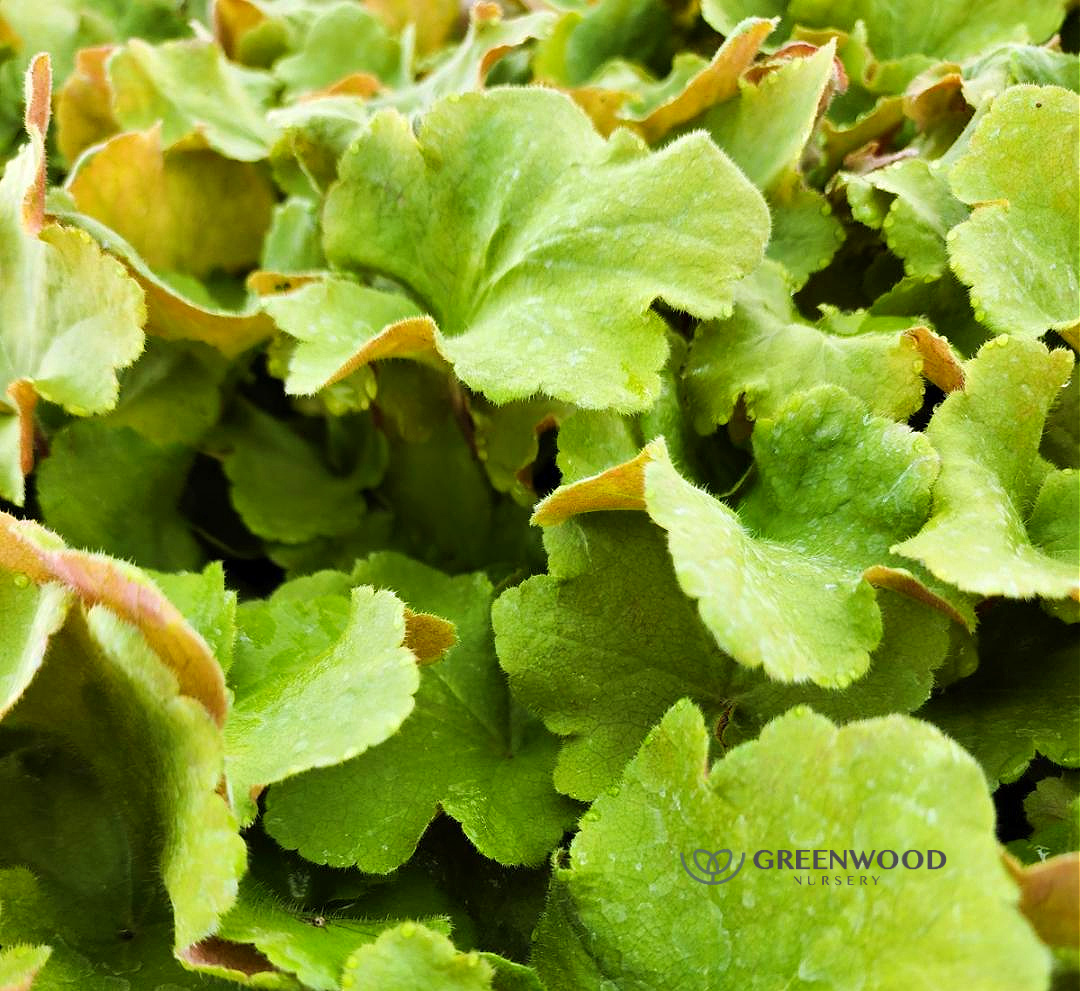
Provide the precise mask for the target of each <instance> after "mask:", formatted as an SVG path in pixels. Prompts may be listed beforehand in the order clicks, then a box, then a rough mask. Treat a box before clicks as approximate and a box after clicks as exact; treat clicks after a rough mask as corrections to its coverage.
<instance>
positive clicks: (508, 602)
mask: <svg viewBox="0 0 1080 991" xmlns="http://www.w3.org/2000/svg"><path fill="white" fill-rule="evenodd" d="M571 422H572V421H571ZM545 541H546V543H547V545H548V554H549V561H548V572H549V574H547V575H540V576H538V577H535V578H530V579H528V580H526V581H525V582H522V584H520V585H519V586H517V588H512V589H510V590H508V591H506V592H504V593H503V594H502V595H501V596H499V598H498V600H496V602H495V605H494V607H493V609H492V615H491V618H492V623H493V625H494V628H495V635H496V640H495V643H496V647H497V649H498V653H499V663H500V664H501V665H502V666H503V669H504V670H505V671H506V673H507V675H508V676H509V678H510V687H511V689H512V690H513V693H514V696H515V697H516V698H518V699H520V700H521V702H522V703H524V704H525V705H526V706H528V707H529V708H530V709H531V710H533V711H534V712H536V713H538V714H539V715H540V716H541V717H542V718H543V720H544V723H545V725H546V726H547V727H548V729H550V730H551V731H552V732H555V733H558V734H559V735H560V736H562V737H563V738H564V739H563V741H562V749H561V750H560V752H559V758H558V763H557V764H556V767H555V778H554V780H555V786H556V787H557V788H558V789H559V791H562V792H565V793H566V794H568V795H573V796H574V797H575V798H581V799H586V800H591V799H593V798H595V797H596V795H598V794H599V793H600V792H601V791H602V790H603V789H604V788H606V787H608V786H609V785H610V784H611V783H612V782H613V781H615V780H617V779H618V776H619V774H620V772H621V770H622V768H623V766H624V765H625V764H626V762H627V761H628V760H629V759H630V758H631V757H632V756H633V755H634V753H635V752H636V751H637V748H638V747H639V746H640V744H641V741H642V739H644V737H645V734H646V733H647V732H648V730H649V728H650V727H651V726H653V725H654V724H655V723H656V722H657V721H658V720H659V719H660V717H661V716H662V715H663V714H664V712H665V711H666V710H667V708H668V707H669V706H670V705H671V704H672V703H673V702H674V701H675V700H677V699H679V698H682V697H683V696H686V695H691V696H693V697H694V698H695V699H698V700H699V701H700V702H702V703H703V704H707V703H711V706H710V708H711V709H712V710H713V711H714V712H715V713H716V714H719V712H720V711H721V710H722V708H723V701H722V700H726V699H727V697H728V692H729V687H730V686H729V681H730V667H731V664H730V661H729V660H728V659H727V658H726V657H725V656H724V655H723V654H722V653H721V652H720V649H719V648H718V647H717V646H716V641H715V640H714V639H713V638H712V636H711V635H710V634H709V632H708V631H707V630H706V629H705V628H704V627H703V626H702V624H701V622H700V620H699V618H698V615H697V610H696V608H695V606H694V603H693V602H692V601H691V600H690V599H688V598H686V596H685V595H684V594H683V593H682V590H681V589H680V588H679V586H678V583H677V581H676V578H675V574H674V570H673V568H672V565H671V558H670V556H669V555H668V553H667V549H666V547H665V545H664V541H663V538H662V535H661V533H660V532H659V531H658V530H657V528H656V527H655V526H653V525H651V524H650V523H649V522H648V521H647V520H646V519H645V518H644V517H639V516H631V515H628V514H625V513H624V514H613V513H601V514H591V515H589V516H585V517H579V518H578V519H575V520H571V521H569V522H567V523H564V524H562V525H561V526H559V527H555V528H553V529H550V530H548V531H547V532H546V533H545Z"/></svg>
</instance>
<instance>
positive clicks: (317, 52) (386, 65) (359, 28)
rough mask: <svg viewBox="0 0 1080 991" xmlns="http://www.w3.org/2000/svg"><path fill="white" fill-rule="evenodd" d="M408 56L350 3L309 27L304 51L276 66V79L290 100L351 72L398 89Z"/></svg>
mask: <svg viewBox="0 0 1080 991" xmlns="http://www.w3.org/2000/svg"><path fill="white" fill-rule="evenodd" d="M408 57H409V55H408V53H407V52H406V51H405V50H403V47H402V45H401V43H400V42H399V41H398V40H397V39H395V38H393V37H391V35H390V33H389V32H388V31H387V30H386V28H385V26H384V25H383V22H382V21H381V20H379V18H377V17H376V16H375V15H374V14H371V13H369V12H368V11H367V10H364V9H362V8H360V7H357V6H356V5H355V4H352V3H336V4H332V5H329V6H327V7H325V8H324V9H323V10H322V11H320V12H319V14H318V16H316V17H315V18H314V19H313V20H312V22H311V27H310V28H309V29H308V32H307V34H306V36H305V38H304V42H303V45H302V46H301V47H300V48H299V49H298V50H297V51H296V52H295V53H294V54H292V55H288V56H286V57H285V58H282V59H279V60H278V61H277V62H276V63H274V75H275V76H277V78H278V79H280V80H282V82H284V83H285V94H286V96H289V97H294V96H296V95H298V94H300V93H304V92H308V91H310V90H317V89H322V88H323V87H326V86H329V85H331V84H332V83H336V82H338V81H339V80H341V79H343V78H345V77H346V76H348V75H350V74H351V73H354V72H363V73H368V74H370V75H372V76H375V77H376V78H377V79H378V80H381V81H384V82H387V83H390V84H392V85H399V84H402V83H404V82H405V79H406V74H407V73H408V70H409V66H408Z"/></svg>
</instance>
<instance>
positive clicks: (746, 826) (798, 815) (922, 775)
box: [535, 702, 1050, 991]
mask: <svg viewBox="0 0 1080 991" xmlns="http://www.w3.org/2000/svg"><path fill="white" fill-rule="evenodd" d="M707 740H708V736H707V733H706V729H705V726H704V723H703V721H702V718H701V714H700V713H699V712H698V711H697V710H696V709H695V708H694V707H693V706H692V705H690V704H689V703H686V702H683V703H680V704H678V705H677V706H675V707H674V708H673V709H671V711H670V712H669V713H668V714H667V715H666V716H665V717H664V720H663V721H662V722H661V724H660V725H659V726H658V727H657V728H656V729H655V730H654V731H653V732H652V733H651V734H650V736H649V738H648V740H647V741H646V742H645V744H644V746H643V747H642V749H641V752H640V753H639V754H638V756H637V757H636V758H635V760H634V761H633V762H632V763H631V764H630V765H629V767H628V768H627V769H626V773H625V775H624V777H623V781H622V783H621V786H620V787H619V788H617V789H615V790H613V793H612V794H610V795H606V796H603V797H601V798H600V799H599V800H597V802H596V803H595V804H594V805H593V808H592V809H591V810H590V812H589V813H587V814H586V817H585V819H584V821H583V824H582V828H581V831H580V832H579V833H578V835H577V836H576V837H575V839H574V841H573V843H572V844H571V846H570V851H569V857H568V863H567V866H565V867H556V869H555V872H554V878H553V882H552V895H551V899H550V901H549V910H548V915H547V916H546V918H545V919H544V920H542V921H541V924H540V927H539V931H538V933H537V945H536V953H535V962H536V965H537V969H538V971H539V973H540V977H541V979H543V980H544V981H545V983H546V984H547V985H548V987H549V988H550V989H551V991H563V989H571V988H573V989H574V991H583V989H589V988H596V989H599V988H602V987H606V986H609V985H610V982H609V980H608V977H607V975H611V974H615V975H618V976H617V986H618V987H620V988H625V989H632V988H633V989H642V991H644V989H651V988H658V987H664V988H691V987H693V988H700V989H713V988H715V989H721V988H729V987H740V988H747V989H765V988H776V987H780V986H782V985H783V984H784V983H788V984H790V983H791V982H792V980H798V981H801V982H804V983H819V984H821V985H822V986H828V987H832V988H852V989H853V988H856V987H858V988H864V989H868V991H869V989H885V988H896V987H907V986H910V985H911V983H912V982H913V981H930V982H931V983H933V984H941V985H952V984H954V983H957V984H960V985H962V986H965V987H979V988H984V989H986V991H994V989H1001V991H1006V989H1008V991H1020V989H1031V991H1037V989H1043V988H1045V987H1046V984H1047V981H1048V976H1049V966H1050V955H1049V951H1048V950H1047V949H1046V948H1045V947H1044V946H1042V944H1041V943H1039V941H1038V940H1037V938H1036V937H1035V935H1034V933H1033V932H1032V931H1031V929H1030V927H1029V925H1028V923H1027V922H1026V921H1025V920H1024V919H1023V917H1022V916H1021V915H1020V913H1019V912H1018V911H1017V910H1016V904H1017V902H1018V895H1019V892H1018V890H1017V888H1016V886H1015V885H1014V883H1013V882H1012V880H1011V879H1010V878H1009V876H1008V875H1007V873H1006V871H1005V869H1004V867H1003V865H1002V862H1001V860H1000V856H999V853H998V846H997V842H996V840H995V838H994V810H993V805H992V803H991V802H990V799H989V796H988V795H987V793H986V788H985V784H984V783H983V781H982V777H981V775H980V774H979V771H978V768H977V766H976V765H975V763H974V762H973V761H972V760H971V759H970V758H968V757H967V756H966V755H965V754H964V752H963V751H962V750H961V749H960V748H959V747H958V746H956V744H954V743H952V742H951V741H950V740H948V739H947V738H945V737H944V736H943V735H942V734H940V733H938V732H936V731H935V730H934V729H933V728H932V727H929V726H927V725H925V724H923V723H919V722H917V721H915V720H912V719H909V718H907V717H901V716H890V717H887V718H884V719H876V720H868V721H865V722H861V723H855V724H852V725H849V726H846V727H844V728H842V729H836V728H835V727H834V726H833V725H832V724H831V723H830V722H829V721H828V720H827V719H825V718H823V717H821V716H817V715H815V714H814V713H812V712H811V711H810V710H808V709H796V710H793V711H792V712H790V713H788V714H787V715H786V716H783V717H781V718H779V719H777V720H775V721H774V722H772V723H770V724H769V726H767V727H766V728H765V729H764V730H763V731H762V734H761V737H760V739H759V740H757V741H755V742H752V743H747V744H745V745H743V746H741V747H739V748H737V749H735V750H733V751H731V752H730V753H729V754H728V755H727V756H726V757H725V758H724V759H723V760H722V761H720V762H718V763H717V764H715V765H714V766H713V768H712V770H711V772H710V771H709V770H708V764H707V762H706V761H707ZM703 766H704V768H705V770H704V772H703ZM720 845H723V846H724V847H725V848H727V849H730V850H732V851H734V855H735V856H738V857H741V856H742V855H743V854H744V853H745V854H746V857H747V860H746V863H745V864H744V866H743V868H742V870H741V871H740V876H738V877H735V878H733V879H732V881H731V883H730V884H720V885H704V886H703V885H701V884H698V883H696V882H695V881H693V880H691V878H689V877H687V874H686V871H684V869H683V867H682V865H681V864H680V862H679V858H680V855H681V856H682V857H684V858H689V857H690V854H691V853H692V852H693V851H695V850H700V849H705V850H710V851H711V850H712V849H713V848H714V847H716V846H720ZM806 848H813V849H824V850H837V851H846V850H848V849H856V850H858V849H860V848H865V850H866V851H867V852H869V851H870V850H871V849H873V850H875V851H881V850H894V851H897V852H898V853H902V852H903V851H906V850H919V851H922V852H924V853H925V851H926V850H929V849H934V850H940V851H943V852H945V854H946V857H947V861H946V864H945V866H944V867H943V868H941V873H940V874H938V873H936V872H934V871H929V870H927V869H926V868H923V869H913V870H908V869H905V868H903V867H897V868H896V869H894V870H885V869H881V868H879V867H878V866H877V864H876V863H875V865H874V866H873V867H872V868H870V869H869V870H868V871H867V872H859V873H866V875H867V877H868V882H867V887H868V886H869V885H870V884H872V883H874V882H873V881H871V880H870V878H871V876H872V877H876V878H877V881H876V884H875V890H874V891H873V892H872V894H871V895H870V896H869V898H872V903H873V905H874V906H876V908H875V910H874V911H875V912H881V913H883V914H882V916H881V918H882V919H883V920H885V921H884V922H882V923H881V924H878V925H876V926H875V930H874V938H873V939H872V940H870V941H867V940H866V937H865V935H864V926H865V925H866V913H867V911H869V908H868V906H869V905H870V904H871V902H870V901H869V900H868V894H867V891H866V888H864V887H863V886H860V885H859V883H858V880H857V879H856V880H855V883H854V884H853V885H852V886H848V885H847V884H845V883H844V880H845V879H846V875H847V874H852V875H854V874H855V873H856V872H855V871H852V870H851V868H850V867H849V868H848V869H847V870H844V871H842V872H837V871H834V870H808V871H807V872H806V873H805V874H803V873H801V872H800V874H799V876H800V877H801V878H802V880H803V882H804V885H805V884H807V883H809V882H810V881H814V882H816V883H817V885H818V886H821V885H822V884H823V882H824V881H825V879H826V878H828V879H829V880H830V881H834V880H835V878H834V875H835V876H839V877H841V881H840V883H839V884H833V886H832V891H831V893H830V894H828V896H827V897H828V906H829V909H828V916H829V919H830V920H831V921H830V923H829V925H828V926H823V925H822V924H821V923H820V921H819V919H818V916H819V912H820V911H821V909H820V906H821V905H822V897H823V895H824V892H815V891H808V890H800V888H801V887H802V886H796V885H795V884H794V883H793V880H794V878H793V876H791V875H787V876H785V873H784V872H783V871H782V870H776V869H775V868H774V869H773V870H763V869H760V868H758V867H757V866H755V865H754V863H753V857H754V855H755V853H756V851H758V850H768V851H771V852H772V853H773V855H774V856H775V852H776V851H777V850H780V849H784V850H788V851H791V850H795V849H806ZM943 886H945V887H946V888H947V898H948V905H949V910H948V911H928V910H927V905H928V904H938V902H939V900H940V899H941V898H942V897H943V895H942V892H943V890H944V889H943ZM954 912H956V913H963V915H964V916H969V915H970V916H974V917H978V918H979V919H980V925H979V929H978V934H975V933H969V935H968V937H967V938H965V939H962V940H961V939H957V925H956V922H955V917H954V916H953V914H952V913H954ZM763 919H767V920H768V925H767V927H765V928H762V920H763Z"/></svg>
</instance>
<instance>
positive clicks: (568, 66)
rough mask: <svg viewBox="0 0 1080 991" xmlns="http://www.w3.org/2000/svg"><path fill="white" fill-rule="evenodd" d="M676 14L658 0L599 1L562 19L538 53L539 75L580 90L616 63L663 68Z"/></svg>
mask: <svg viewBox="0 0 1080 991" xmlns="http://www.w3.org/2000/svg"><path fill="white" fill-rule="evenodd" d="M671 27H672V12H671V11H670V10H669V9H668V7H667V6H666V5H665V4H664V3H662V2H659V0H600V2H599V3H596V4H593V5H591V6H589V7H586V8H585V9H584V10H583V11H581V12H580V13H579V12H577V11H574V12H572V13H568V14H566V15H564V17H563V18H562V20H561V21H560V23H559V25H558V27H557V28H556V31H555V33H554V35H553V36H552V37H551V39H550V40H548V41H546V42H544V43H543V44H541V45H540V47H539V50H538V51H537V53H536V63H537V72H538V74H539V75H540V76H542V77H546V78H549V79H553V80H557V81H558V82H560V83H564V84H568V85H570V86H577V85H580V84H581V83H584V82H586V81H587V80H589V79H591V78H592V77H594V76H595V74H596V72H597V71H598V70H599V69H600V68H601V67H602V66H604V65H605V63H608V62H610V61H611V60H613V59H617V58H633V59H635V60H637V61H638V62H641V63H644V64H650V63H653V64H656V65H660V64H662V63H663V61H664V55H665V50H666V49H667V47H668V44H669V42H668V37H669V35H670V33H671Z"/></svg>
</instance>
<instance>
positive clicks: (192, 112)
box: [108, 39, 274, 162]
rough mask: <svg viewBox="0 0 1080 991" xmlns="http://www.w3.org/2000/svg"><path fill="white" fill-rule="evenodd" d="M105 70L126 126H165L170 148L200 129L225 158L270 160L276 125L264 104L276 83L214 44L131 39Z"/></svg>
mask: <svg viewBox="0 0 1080 991" xmlns="http://www.w3.org/2000/svg"><path fill="white" fill-rule="evenodd" d="M108 74H109V82H110V83H111V85H112V90H113V101H112V108H113V113H114V114H115V115H116V119H117V120H118V121H119V122H120V125H121V127H122V128H123V129H124V130H125V131H145V130H149V129H150V128H151V127H153V126H154V125H155V124H160V126H161V142H162V144H163V145H164V146H165V147H166V148H170V147H172V146H173V145H175V144H177V142H179V141H181V140H182V139H184V138H187V137H188V136H189V135H192V134H197V135H198V136H199V137H200V138H201V139H203V140H205V142H206V143H207V144H208V145H209V146H210V147H211V148H213V149H214V150H215V151H219V152H221V154H222V155H224V156H225V157H226V158H232V159H235V160H236V161H238V162H257V161H259V160H260V159H263V158H266V156H267V154H268V152H269V150H270V143H271V139H272V136H273V131H272V129H271V127H270V125H269V123H268V122H267V120H266V116H265V109H266V104H267V103H268V102H269V98H270V95H271V93H272V90H273V87H274V81H273V79H272V77H271V76H269V75H268V74H266V73H262V72H257V71H256V70H254V69H244V68H242V67H241V66H238V65H234V64H233V63H231V62H229V61H228V60H227V59H226V58H225V56H224V54H223V53H222V51H221V49H220V48H218V47H217V45H215V44H213V43H212V42H210V41H204V40H201V39H192V40H190V41H170V42H166V43H164V44H161V45H148V44H147V43H146V42H145V41H140V40H138V39H132V40H131V41H129V42H128V43H127V44H126V45H125V46H124V47H123V48H121V49H120V50H119V51H117V52H116V53H115V54H113V55H112V56H111V57H110V58H109V63H108Z"/></svg>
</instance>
